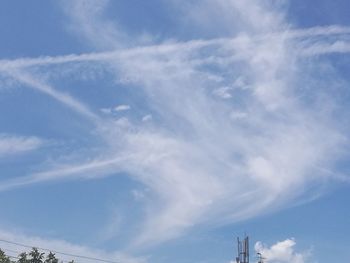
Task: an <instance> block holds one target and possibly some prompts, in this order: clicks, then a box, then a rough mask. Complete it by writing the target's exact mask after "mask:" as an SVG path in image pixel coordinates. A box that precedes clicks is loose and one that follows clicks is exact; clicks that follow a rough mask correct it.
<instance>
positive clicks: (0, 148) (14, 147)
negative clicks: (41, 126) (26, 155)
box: [0, 134, 44, 157]
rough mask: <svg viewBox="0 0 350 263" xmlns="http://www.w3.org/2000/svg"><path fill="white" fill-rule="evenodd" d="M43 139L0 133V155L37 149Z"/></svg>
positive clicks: (42, 142)
mask: <svg viewBox="0 0 350 263" xmlns="http://www.w3.org/2000/svg"><path fill="white" fill-rule="evenodd" d="M43 144H44V141H43V140H41V139H39V138H37V137H25V136H17V135H9V134H0V157H3V156H9V155H12V154H18V153H23V152H28V151H33V150H36V149H38V148H39V147H41V146H42V145H43Z"/></svg>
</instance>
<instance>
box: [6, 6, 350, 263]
mask: <svg viewBox="0 0 350 263" xmlns="http://www.w3.org/2000/svg"><path fill="white" fill-rule="evenodd" d="M277 2H278V1H277ZM181 3H183V6H182V7H178V5H177V4H176V1H170V3H169V4H171V5H173V8H174V12H175V13H176V14H177V15H178V16H180V15H181V17H182V18H183V19H182V20H181V21H177V22H178V25H179V26H181V25H182V26H183V24H182V23H185V22H186V23H187V25H188V24H191V25H193V28H194V30H198V32H203V28H204V29H205V28H206V27H208V28H209V30H208V34H206V33H202V35H199V37H196V38H195V39H191V38H189V37H188V36H182V37H179V38H178V39H177V38H176V37H173V38H171V39H169V38H165V39H161V41H159V36H152V34H151V33H148V34H147V43H146V44H145V43H144V42H145V40H144V39H143V38H136V37H135V38H133V37H132V36H133V34H128V32H127V31H126V29H124V28H123V25H120V24H117V23H116V21H115V20H113V19H109V18H108V17H109V16H108V15H107V10H108V6H109V5H112V3H111V2H109V1H85V0H82V1H62V2H61V6H62V8H63V10H64V12H65V15H66V17H67V20H68V21H69V25H67V27H69V28H70V30H71V31H70V32H71V33H72V34H75V35H76V36H77V37H78V38H79V39H83V40H82V41H88V43H89V44H90V45H91V47H93V49H94V50H95V51H94V52H91V53H82V54H69V55H61V56H42V57H36V58H17V59H2V60H0V77H1V79H0V82H1V83H7V82H6V81H8V80H9V79H10V80H11V86H12V88H29V89H31V90H32V91H33V92H36V93H38V94H41V95H45V96H47V97H50V98H52V99H53V100H54V101H56V102H58V103H59V104H60V105H61V106H63V107H65V108H67V109H69V110H70V111H72V112H73V113H74V114H76V115H77V116H76V117H75V118H76V119H77V120H78V121H79V122H82V123H85V122H86V123H88V125H89V126H88V127H89V129H92V130H91V131H90V132H89V134H90V136H91V138H93V139H92V140H93V141H94V143H95V144H96V145H97V146H96V145H94V146H93V147H92V148H89V147H82V148H81V149H76V150H73V153H72V154H71V155H69V156H71V158H61V159H60V158H58V160H57V162H55V163H54V164H51V166H49V167H47V165H46V166H45V167H46V168H45V169H42V170H40V169H39V168H38V167H40V163H38V164H36V165H37V166H36V167H37V170H39V171H37V172H34V173H29V174H26V175H23V176H17V177H15V178H11V179H6V180H1V181H0V182H1V185H0V192H4V191H10V190H11V189H16V188H18V187H25V186H27V187H29V186H30V185H32V184H35V183H39V182H45V181H54V180H68V179H69V180H72V179H74V178H86V179H98V178H101V179H102V178H105V177H106V176H119V175H120V174H127V176H129V177H130V178H132V180H135V181H137V182H138V183H140V184H141V185H142V186H143V190H142V191H141V192H139V193H138V198H139V199H142V202H141V203H142V214H143V218H142V219H140V220H139V221H137V223H136V224H137V227H136V226H130V228H133V227H134V228H137V229H141V230H140V233H139V235H138V236H137V237H130V241H129V244H128V247H129V249H130V250H132V249H135V250H136V249H137V248H139V247H147V246H154V245H157V244H161V243H163V242H164V241H167V240H170V239H174V238H177V237H179V236H181V235H186V232H187V231H190V230H191V229H192V228H196V227H202V226H206V227H208V226H213V225H214V226H217V225H222V224H228V223H234V222H238V221H242V220H245V219H249V218H252V217H255V216H259V215H262V214H265V213H268V212H272V211H276V210H278V209H282V208H285V207H289V206H293V205H295V204H296V203H298V202H303V201H305V200H311V199H313V198H316V197H317V196H318V195H319V194H320V192H321V191H322V189H323V187H324V185H325V184H326V183H329V182H336V181H341V182H347V183H348V182H349V181H350V178H349V177H348V176H346V175H345V174H346V172H347V171H341V170H340V169H337V168H336V167H337V162H339V161H341V160H344V159H346V160H347V159H348V157H349V152H348V150H347V146H348V143H349V142H348V140H349V136H348V134H347V131H348V128H349V124H348V123H346V122H342V121H337V120H336V119H334V116H335V115H339V114H340V115H342V116H343V115H346V113H348V110H349V109H347V108H346V107H343V106H342V98H341V95H340V96H339V95H334V94H342V93H343V92H345V87H344V85H343V83H344V81H345V80H344V79H343V78H342V77H341V76H339V75H337V72H336V70H335V69H334V67H333V65H332V58H331V56H332V55H335V54H338V53H341V54H347V53H349V52H350V38H349V37H350V27H345V26H337V25H330V26H323V27H313V28H305V29H300V28H295V27H294V26H293V25H292V24H290V23H289V22H288V20H287V18H286V16H285V8H284V6H283V5H281V4H279V5H276V4H274V3H273V2H272V1H252V0H249V1H234V0H230V1H223V0H216V1H208V0H205V1H188V2H186V1H181ZM194 7H196V12H189V10H192V8H194ZM210 10H216V11H215V12H220V14H221V16H220V18H218V17H217V16H215V18H213V17H212V16H213V15H215V14H211V13H210ZM215 12H214V13H215ZM184 21H185V22H184ZM67 23H68V22H67ZM213 25H215V26H216V27H219V28H221V30H222V32H223V33H222V35H220V36H216V35H215V34H216V33H215V31H214V30H213V32H211V30H210V28H211V26H213ZM233 25H234V26H233ZM214 33H215V34H214ZM85 71H86V72H85ZM72 76H74V79H75V81H77V80H79V81H85V80H84V79H86V78H88V79H91V80H92V81H93V82H99V81H100V82H101V83H102V84H101V86H102V85H105V82H108V84H107V85H109V86H110V87H112V88H113V89H115V92H116V93H120V94H122V93H123V92H128V100H127V101H122V102H120V101H118V102H115V103H114V104H113V105H111V104H110V103H107V104H106V105H101V103H96V102H94V101H92V100H89V99H87V98H86V97H85V96H83V95H82V94H81V93H79V92H84V90H79V92H77V90H78V89H77V88H72V90H70V88H67V84H65V85H63V84H62V85H61V82H64V81H65V83H68V86H70V85H77V84H76V82H73V81H72V82H71V83H70V82H69V81H70V79H71V78H72ZM78 83H79V82H78ZM99 88H100V86H96V89H99ZM125 90H127V91H125ZM0 91H1V90H0ZM102 92H103V89H101V93H102ZM121 96H122V95H121ZM106 113H108V114H106ZM91 127H92V128H91ZM14 136H19V135H6V136H5V135H3V136H1V135H0V158H1V157H2V155H3V154H4V152H5V151H13V152H16V151H18V152H23V151H25V152H27V154H28V151H35V150H36V149H37V148H39V147H40V145H41V139H40V138H37V137H36V136H35V135H33V136H31V137H18V138H17V137H14ZM53 140H54V139H53ZM67 143H69V142H67ZM48 147H49V146H48ZM51 147H55V146H54V145H53V146H51ZM74 151H76V153H78V152H79V158H76V155H75V152H74ZM62 155H66V153H62ZM45 161H46V160H42V162H45ZM117 187H118V186H116V188H117ZM133 190H134V189H130V191H133ZM122 212H125V213H127V211H122ZM285 242H286V243H283V244H279V245H281V246H283V245H286V246H287V252H286V253H287V254H286V257H288V256H289V257H290V258H289V259H287V260H286V261H285V262H303V261H301V259H300V260H299V259H298V258H301V257H302V256H301V255H298V254H297V255H294V254H288V253H290V250H288V249H290V248H291V247H292V246H293V245H294V243H293V242H294V241H293V240H286V241H285ZM288 242H289V243H288ZM259 246H260V247H259V248H260V249H261V250H266V251H267V254H269V253H270V254H271V255H272V254H273V252H274V248H276V247H272V248H271V250H269V249H268V248H265V247H263V245H261V244H260V245H259ZM277 248H278V245H277ZM277 259H278V257H277ZM288 260H289V261H288ZM298 260H299V261H298Z"/></svg>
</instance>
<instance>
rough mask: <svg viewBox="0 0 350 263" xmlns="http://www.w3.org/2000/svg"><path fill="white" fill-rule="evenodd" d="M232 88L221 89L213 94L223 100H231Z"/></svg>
mask: <svg viewBox="0 0 350 263" xmlns="http://www.w3.org/2000/svg"><path fill="white" fill-rule="evenodd" d="M231 91H232V88H231V87H221V88H218V89H216V90H214V91H213V94H215V95H216V96H218V97H220V98H222V99H230V98H232V95H231Z"/></svg>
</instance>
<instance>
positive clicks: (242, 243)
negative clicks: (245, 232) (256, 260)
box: [236, 236, 249, 263]
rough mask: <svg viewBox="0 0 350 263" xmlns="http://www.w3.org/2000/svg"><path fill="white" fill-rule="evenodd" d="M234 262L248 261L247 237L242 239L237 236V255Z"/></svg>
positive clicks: (247, 262)
mask: <svg viewBox="0 0 350 263" xmlns="http://www.w3.org/2000/svg"><path fill="white" fill-rule="evenodd" d="M236 263H249V237H248V236H246V237H245V238H244V239H243V240H239V238H237V257H236Z"/></svg>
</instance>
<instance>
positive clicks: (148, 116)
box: [142, 114, 153, 122]
mask: <svg viewBox="0 0 350 263" xmlns="http://www.w3.org/2000/svg"><path fill="white" fill-rule="evenodd" d="M152 118H153V117H152V115H151V114H147V115H145V116H143V117H142V121H143V122H147V121H151V120H152Z"/></svg>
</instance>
